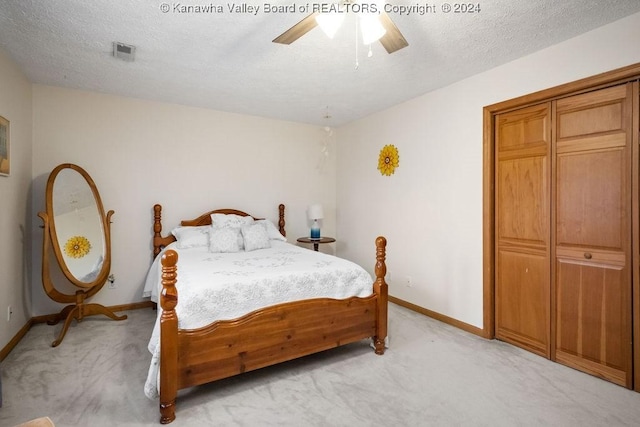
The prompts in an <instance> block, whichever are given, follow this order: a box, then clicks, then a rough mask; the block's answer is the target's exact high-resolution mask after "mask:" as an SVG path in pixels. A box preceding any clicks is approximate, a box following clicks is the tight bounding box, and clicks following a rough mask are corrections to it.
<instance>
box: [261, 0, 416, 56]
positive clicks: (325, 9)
mask: <svg viewBox="0 0 640 427" xmlns="http://www.w3.org/2000/svg"><path fill="white" fill-rule="evenodd" d="M377 3H378V4H377V5H376V7H373V4H367V5H366V6H365V4H360V3H359V2H358V1H357V0H344V1H341V2H340V3H337V4H329V5H327V4H313V5H312V6H314V8H315V9H317V10H314V11H313V12H312V13H311V14H310V15H308V16H307V17H305V18H304V19H302V20H301V21H300V22H298V23H297V24H295V25H294V26H293V27H291V28H289V29H288V30H287V31H285V32H284V33H282V34H280V35H279V36H278V37H276V38H275V39H273V42H274V43H281V44H291V43H293V42H294V41H296V40H298V39H299V38H300V37H302V36H303V35H305V34H307V33H308V32H309V31H311V30H312V29H314V28H315V27H316V26H318V25H320V27H321V28H322V29H323V31H324V32H325V33H326V34H327V35H328V36H329V37H331V38H332V37H333V34H334V33H335V31H336V30H337V29H338V27H339V26H340V23H341V22H342V18H344V14H345V13H348V12H354V13H356V14H358V15H359V16H360V23H361V28H362V31H363V39H364V42H365V44H370V43H371V42H372V41H376V40H379V41H380V43H381V44H382V46H383V47H384V48H385V49H386V51H387V52H388V53H393V52H396V51H398V50H400V49H402V48H404V47H407V46H409V43H408V42H407V40H406V39H405V38H404V36H403V35H402V33H401V32H400V30H399V29H398V27H396V24H394V23H393V21H392V20H391V18H390V17H389V15H387V13H386V12H385V11H384V7H383V5H384V2H377ZM367 30H369V33H368V34H367V33H366V31H367Z"/></svg>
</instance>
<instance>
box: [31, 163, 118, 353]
mask: <svg viewBox="0 0 640 427" xmlns="http://www.w3.org/2000/svg"><path fill="white" fill-rule="evenodd" d="M45 196H46V212H40V213H39V214H38V216H39V217H40V218H42V221H43V222H44V236H43V240H42V285H43V286H44V290H45V292H46V293H47V295H48V296H49V297H50V298H51V299H53V300H54V301H56V302H59V303H66V304H70V305H67V306H66V307H64V308H63V309H62V311H60V313H58V314H57V315H56V316H55V317H54V318H53V320H51V321H50V322H48V323H49V324H50V325H55V324H57V323H58V322H59V321H60V320H63V319H64V325H63V327H62V330H61V331H60V333H59V334H58V338H57V339H56V340H55V341H53V343H52V344H51V345H52V346H53V347H55V346H57V345H58V344H60V343H61V342H62V339H63V338H64V336H65V334H66V333H67V330H68V329H69V325H70V324H71V321H72V320H73V319H76V320H77V321H81V320H82V319H83V318H84V317H86V316H92V315H95V314H104V315H105V316H107V317H109V318H111V319H114V320H124V319H126V318H127V316H126V315H125V316H116V315H115V313H114V312H113V311H112V310H110V309H108V308H107V307H104V306H103V305H100V304H96V303H91V304H88V303H86V302H85V301H86V300H87V299H88V298H90V297H92V296H93V295H95V294H96V293H97V292H98V291H99V290H100V289H101V288H102V287H103V286H104V283H105V282H106V280H107V277H108V275H109V270H110V269H111V215H113V211H109V212H107V214H106V215H105V213H104V209H103V207H102V201H101V200H100V194H99V193H98V189H97V188H96V185H95V183H94V182H93V179H91V177H90V176H89V174H88V173H87V172H86V171H85V170H84V169H82V168H81V167H80V166H77V165H74V164H70V163H66V164H62V165H59V166H58V167H56V168H55V169H53V171H52V172H51V174H50V175H49V179H48V180H47V189H46V194H45ZM50 249H53V253H54V254H55V258H56V261H57V262H58V265H59V267H60V270H62V272H63V273H64V276H65V277H66V278H67V279H68V280H69V282H71V283H72V284H73V285H75V286H76V287H78V288H80V289H79V290H77V291H76V292H75V293H73V294H67V293H64V292H62V291H60V290H58V289H59V288H60V287H58V288H56V286H55V285H54V283H53V280H52V279H51V274H50V271H49V253H50Z"/></svg>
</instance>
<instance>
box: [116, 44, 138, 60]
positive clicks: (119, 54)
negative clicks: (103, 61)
mask: <svg viewBox="0 0 640 427" xmlns="http://www.w3.org/2000/svg"><path fill="white" fill-rule="evenodd" d="M135 53H136V47H135V46H131V45H128V44H124V43H120V42H113V56H115V57H116V58H120V59H122V60H123V61H129V62H132V61H133V59H134V56H135Z"/></svg>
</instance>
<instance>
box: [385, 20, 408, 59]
mask: <svg viewBox="0 0 640 427" xmlns="http://www.w3.org/2000/svg"><path fill="white" fill-rule="evenodd" d="M380 23H381V24H382V26H383V27H384V28H385V30H387V32H386V33H385V34H384V36H382V37H381V38H380V43H382V46H384V48H385V49H386V50H387V52H389V53H393V52H395V51H396V50H400V49H402V48H403V47H407V46H409V42H407V39H405V38H404V36H403V35H402V33H401V32H400V30H399V29H398V27H396V24H394V23H393V21H392V20H391V18H389V15H387V13H386V12H382V13H381V14H380Z"/></svg>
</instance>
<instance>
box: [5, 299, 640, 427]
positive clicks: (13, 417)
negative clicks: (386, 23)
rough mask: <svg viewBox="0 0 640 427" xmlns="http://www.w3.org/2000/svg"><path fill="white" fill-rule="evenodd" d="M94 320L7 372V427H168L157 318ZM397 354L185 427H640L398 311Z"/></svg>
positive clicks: (632, 411)
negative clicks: (150, 375)
mask: <svg viewBox="0 0 640 427" xmlns="http://www.w3.org/2000/svg"><path fill="white" fill-rule="evenodd" d="M127 314H128V315H129V319H127V320H125V321H122V322H114V321H110V320H108V319H106V318H101V317H92V318H87V319H85V320H84V321H83V322H82V323H80V324H74V325H73V326H72V327H71V328H70V330H69V332H68V333H67V336H66V337H65V339H64V341H63V342H62V344H61V345H60V346H59V347H57V348H52V347H50V343H51V341H53V339H54V338H55V333H56V332H57V331H58V330H59V327H60V326H59V325H58V326H48V325H46V324H40V325H36V326H35V327H33V328H32V329H31V331H29V333H28V334H27V336H26V337H25V339H23V341H22V342H20V344H19V345H18V346H17V347H16V349H14V351H13V352H11V354H10V355H9V356H8V357H7V358H6V359H5V360H4V361H3V362H2V367H1V369H2V387H3V399H4V402H3V407H2V408H0V426H14V425H16V424H20V423H22V422H25V421H28V420H31V419H33V418H37V417H42V416H48V417H50V418H51V419H52V420H53V422H54V423H55V425H56V427H64V426H152V425H158V419H159V414H158V407H157V406H158V405H157V402H154V401H151V400H149V399H147V398H146V397H145V396H144V394H143V385H144V381H145V378H146V375H147V369H148V363H149V360H150V358H151V355H150V354H149V352H148V351H147V349H146V346H147V342H148V339H149V336H150V334H151V329H152V327H153V322H154V320H155V312H154V311H152V310H150V309H144V310H134V311H129V312H127ZM389 323H390V336H391V340H390V349H389V350H387V353H386V354H385V355H384V356H376V355H375V354H374V353H373V350H372V349H371V348H370V347H369V345H368V342H364V341H363V342H359V343H355V344H352V345H349V346H346V347H343V348H339V349H335V350H331V351H327V352H324V353H322V354H319V355H314V356H310V357H307V358H303V359H300V360H297V361H293V362H290V363H286V364H283V365H280V366H277V367H272V368H266V369H263V370H260V371H257V372H252V373H247V374H244V375H241V376H238V377H235V378H231V379H227V380H223V381H219V382H217V383H213V384H209V385H206V386H201V387H196V388H193V389H190V390H186V391H183V392H181V393H180V395H179V398H178V403H177V419H176V421H175V422H174V423H173V424H172V425H174V426H209V425H215V426H296V427H297V426H373V425H376V426H400V425H401V426H541V425H542V426H625V425H628V426H637V425H639V423H640V421H639V420H640V393H635V392H632V391H629V390H626V389H624V388H622V387H619V386H616V385H613V384H610V383H608V382H605V381H603V380H600V379H597V378H595V377H592V376H589V375H586V374H583V373H581V372H578V371H575V370H573V369H570V368H567V367H564V366H562V365H559V364H556V363H553V362H549V361H547V360H545V359H543V358H541V357H538V356H535V355H533V354H530V353H527V352H525V351H522V350H520V349H518V348H515V347H513V346H510V345H507V344H504V343H501V342H498V341H487V340H484V339H482V338H479V337H476V336H474V335H470V334H467V333H465V332H463V331H461V330H459V329H456V328H453V327H450V326H448V325H444V324H442V323H440V322H437V321H435V320H432V319H429V318H427V317H424V316H422V315H420V314H417V313H414V312H411V311H409V310H406V309H404V308H402V307H398V306H395V305H391V309H390V321H389Z"/></svg>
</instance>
